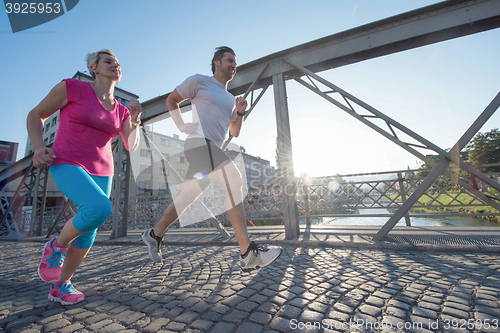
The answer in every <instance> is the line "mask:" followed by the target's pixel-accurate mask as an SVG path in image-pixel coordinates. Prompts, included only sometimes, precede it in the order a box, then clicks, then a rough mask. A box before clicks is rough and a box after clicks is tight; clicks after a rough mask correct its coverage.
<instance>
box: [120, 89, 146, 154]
mask: <svg viewBox="0 0 500 333" xmlns="http://www.w3.org/2000/svg"><path fill="white" fill-rule="evenodd" d="M129 111H130V117H128V118H127V119H125V120H124V121H123V123H122V128H121V131H120V134H121V136H122V139H123V145H124V146H125V149H127V150H128V151H135V150H136V149H137V147H139V141H140V139H139V123H140V121H141V113H142V107H141V104H140V103H139V101H138V100H135V99H131V100H130V108H129Z"/></svg>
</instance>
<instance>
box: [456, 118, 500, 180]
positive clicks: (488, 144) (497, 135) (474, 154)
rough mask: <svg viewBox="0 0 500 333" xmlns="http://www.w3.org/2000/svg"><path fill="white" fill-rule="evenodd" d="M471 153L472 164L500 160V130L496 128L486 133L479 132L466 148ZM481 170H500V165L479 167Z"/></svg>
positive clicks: (470, 162)
mask: <svg viewBox="0 0 500 333" xmlns="http://www.w3.org/2000/svg"><path fill="white" fill-rule="evenodd" d="M464 150H465V151H466V152H468V153H469V161H468V163H469V164H471V165H477V164H487V163H498V162H500V131H499V130H498V128H494V129H492V130H491V131H489V132H486V133H478V134H476V136H475V137H474V138H473V139H472V140H471V142H469V144H468V145H467V146H466V147H465V149H464ZM477 169H478V170H479V171H480V172H483V173H488V172H500V166H490V167H478V168H477Z"/></svg>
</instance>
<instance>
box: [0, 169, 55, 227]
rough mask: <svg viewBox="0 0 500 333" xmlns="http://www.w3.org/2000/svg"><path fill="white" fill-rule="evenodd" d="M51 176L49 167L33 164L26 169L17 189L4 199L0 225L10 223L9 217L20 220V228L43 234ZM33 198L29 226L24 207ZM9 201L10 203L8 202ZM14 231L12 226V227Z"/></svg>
mask: <svg viewBox="0 0 500 333" xmlns="http://www.w3.org/2000/svg"><path fill="white" fill-rule="evenodd" d="M48 178H49V170H48V168H43V169H37V168H34V167H33V165H32V164H31V165H30V166H29V167H28V168H27V169H25V170H24V175H23V178H22V180H21V182H20V184H19V186H18V187H17V190H16V192H15V194H14V196H13V197H12V199H11V200H10V201H9V200H7V198H5V197H4V198H3V199H2V206H3V207H2V213H3V214H2V217H1V220H0V225H8V224H9V223H10V222H8V220H9V218H13V219H14V221H20V225H19V226H16V227H15V229H16V232H18V231H19V230H18V229H21V230H23V229H25V228H26V229H28V230H29V234H30V235H32V236H41V235H42V228H43V223H44V216H45V214H44V213H45V202H46V198H47V197H46V194H47V184H48ZM30 199H32V201H33V202H32V204H31V206H32V209H31V212H30V215H29V226H26V225H25V222H26V219H25V214H23V210H22V208H23V207H24V206H25V205H26V203H27V202H28V201H29V200H30ZM6 203H8V204H6ZM10 230H11V232H12V227H11V229H10ZM10 235H13V234H12V233H11V234H10Z"/></svg>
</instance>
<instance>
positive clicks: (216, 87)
mask: <svg viewBox="0 0 500 333" xmlns="http://www.w3.org/2000/svg"><path fill="white" fill-rule="evenodd" d="M176 89H177V92H178V93H179V94H180V95H181V97H182V98H186V99H187V98H189V99H190V100H191V104H192V106H193V123H196V122H197V123H199V124H198V127H197V128H196V131H195V132H194V133H192V134H189V135H188V137H187V138H188V139H190V138H207V139H209V140H210V141H213V142H214V143H216V144H217V145H219V146H221V145H222V143H223V142H224V140H225V138H226V134H227V131H228V129H229V123H230V121H232V120H236V117H237V115H236V109H235V104H236V98H235V97H234V96H233V95H232V94H231V93H230V92H228V91H227V90H226V86H224V85H223V84H222V83H220V82H219V81H217V79H215V78H214V77H213V76H206V75H201V74H195V75H193V76H190V77H188V78H187V79H186V80H185V81H184V82H182V83H181V84H180V85H178V86H177V88H176Z"/></svg>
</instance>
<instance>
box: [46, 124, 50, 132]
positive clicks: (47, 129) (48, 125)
mask: <svg viewBox="0 0 500 333" xmlns="http://www.w3.org/2000/svg"><path fill="white" fill-rule="evenodd" d="M49 128H50V123H47V125H46V126H45V133H47V132H48V131H49Z"/></svg>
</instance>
